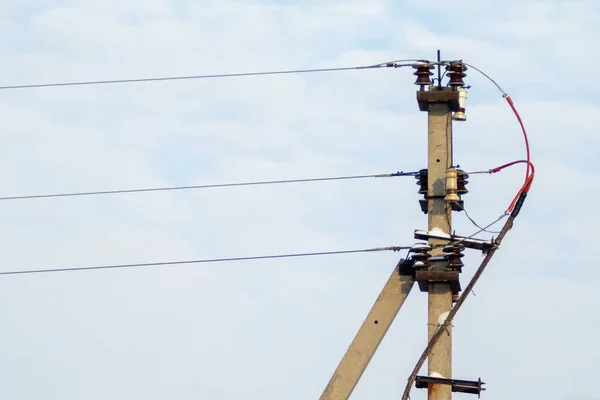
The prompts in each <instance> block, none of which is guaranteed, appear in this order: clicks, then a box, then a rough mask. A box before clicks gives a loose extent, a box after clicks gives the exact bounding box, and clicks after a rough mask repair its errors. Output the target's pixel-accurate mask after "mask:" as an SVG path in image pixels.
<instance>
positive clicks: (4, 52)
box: [0, 0, 600, 400]
mask: <svg viewBox="0 0 600 400" xmlns="http://www.w3.org/2000/svg"><path fill="white" fill-rule="evenodd" d="M599 23H600V5H599V4H598V3H597V2H595V1H591V0H589V1H553V2H548V1H545V2H534V1H513V0H507V1H503V2H502V4H500V3H499V2H496V1H491V0H485V1H464V2H461V3H458V4H455V3H449V2H442V1H432V2H422V1H416V0H411V1H404V2H392V1H384V0H375V1H371V2H358V1H344V2H342V1H338V2H315V1H306V2H262V1H253V2H239V1H238V2H230V1H210V0H207V1H201V2H192V1H178V2H168V1H161V0H152V1H141V0H136V1H128V2H117V1H99V0H85V1H62V0H54V1H35V0H32V1H28V2H1V3H0V35H2V37H3V39H4V40H2V41H0V58H1V59H2V60H3V62H2V63H0V86H3V85H13V84H27V83H45V82H62V81H72V80H87V79H91V80H95V79H118V78H135V77H152V76H167V75H191V74H204V73H224V72H242V71H261V70H276V69H287V68H311V67H335V66H355V65H368V64H374V63H379V62H384V61H387V60H390V59H404V58H434V57H435V50H436V49H438V48H441V49H442V52H443V55H445V56H446V57H452V58H462V59H464V60H465V61H466V62H469V63H472V64H474V65H476V66H478V67H480V68H482V69H483V70H485V71H486V72H488V73H489V74H490V75H492V76H493V77H494V78H495V79H497V80H498V82H499V83H500V84H501V85H502V87H503V88H504V89H505V90H506V91H507V92H508V93H509V94H510V95H511V96H512V97H513V99H514V101H515V103H516V104H517V106H518V107H519V110H520V112H521V114H522V116H523V118H524V120H525V122H526V124H527V127H528V130H529V132H530V140H531V146H532V156H533V160H534V162H535V163H536V167H537V170H538V174H537V178H536V181H535V184H534V186H533V188H532V191H531V193H530V196H529V198H528V201H527V203H526V204H525V207H524V210H523V212H522V214H521V216H520V217H519V219H518V220H517V223H516V225H515V228H514V231H512V232H511V233H510V236H508V238H507V239H506V241H505V242H504V244H503V246H502V249H501V250H500V251H499V253H498V254H497V256H496V257H495V258H494V260H493V262H492V264H491V265H490V268H489V270H488V272H486V275H485V276H484V277H483V279H482V280H481V282H480V284H479V285H478V287H476V289H475V293H476V295H477V296H476V297H472V298H471V299H470V300H469V301H468V302H467V303H466V305H465V307H464V308H463V310H461V312H460V313H459V315H458V316H457V318H456V320H455V322H454V325H455V330H454V335H455V336H454V337H455V342H454V349H455V350H454V351H455V358H454V375H455V377H457V378H465V379H470V378H475V379H476V378H477V377H479V376H481V377H482V379H483V380H484V381H486V382H488V386H487V387H488V391H486V392H485V393H484V396H483V398H485V399H488V400H500V399H506V398H515V397H518V398H543V399H549V400H597V398H598V395H597V394H596V393H595V392H594V391H593V385H581V384H580V383H581V382H586V381H591V380H592V379H594V378H595V375H596V371H597V370H598V364H597V358H598V351H599V350H598V348H597V346H595V345H594V343H595V338H596V336H597V332H598V329H599V326H600V317H599V316H598V314H597V313H596V308H597V306H598V303H599V302H598V300H597V297H596V293H598V292H599V291H600V284H598V281H599V280H598V278H600V273H599V272H598V268H596V267H595V266H594V265H593V262H592V261H590V257H591V253H592V250H593V248H590V246H589V245H586V246H583V244H587V243H588V242H593V239H588V238H586V237H585V236H584V233H585V232H589V231H593V230H595V228H596V226H597V224H598V222H599V220H598V217H597V215H596V214H595V213H593V210H590V208H591V207H592V206H593V204H595V203H596V200H595V199H596V197H597V196H598V194H600V185H599V182H600V176H599V175H600V173H599V172H598V168H596V167H595V158H596V156H597V155H598V149H599V148H600V136H598V135H597V133H596V132H597V127H596V124H595V120H594V116H595V115H598V112H600V110H599V108H600V104H599V101H598V99H597V98H596V96H595V95H593V94H595V93H596V92H597V89H598V84H597V83H596V79H595V76H594V68H595V63H596V62H597V61H599V57H598V51H597V43H598V41H599V40H600V33H599V31H598V28H597V27H598V26H600V24H599ZM466 80H467V82H468V83H469V84H471V85H472V86H473V88H472V89H471V91H470V93H469V99H468V105H467V106H468V109H467V115H468V121H467V122H465V123H461V124H457V125H456V126H455V158H456V161H457V162H458V163H460V164H461V165H462V166H463V167H464V168H465V169H467V170H479V169H487V168H491V167H494V166H497V165H499V164H502V163H504V162H508V161H511V160H514V159H519V158H522V157H523V156H524V149H523V141H522V136H521V133H520V131H519V127H518V125H517V123H516V121H515V120H514V117H513V116H512V114H511V112H510V109H509V108H508V106H507V105H506V103H505V102H504V101H503V99H502V98H501V96H500V93H499V92H498V91H497V90H496V88H495V87H494V86H493V85H491V84H490V83H489V82H487V81H486V80H485V79H483V78H482V77H480V76H478V75H477V74H476V72H475V71H468V76H467V78H466ZM413 81H414V77H413V76H412V70H408V69H385V70H370V71H352V72H339V73H327V74H321V75H289V76H271V77H256V78H241V79H223V80H207V81H181V82H157V83H152V84H130V85H114V86H113V85H108V86H89V87H71V88H47V89H32V90H7V91H0V120H1V121H2V134H1V135H0V146H1V148H2V149H3V150H4V151H3V157H2V158H1V159H0V179H1V180H0V181H1V182H2V190H1V194H2V196H10V195H20V194H33V193H44V192H50V193H51V192H63V191H77V190H102V189H120V188H130V187H152V186H168V185H185V184H203V183H216V182H230V181H248V180H266V179H280V178H302V177H310V176H329V175H346V174H363V173H386V172H394V171H397V170H417V169H420V168H422V167H423V166H424V164H425V156H426V116H425V114H423V113H420V112H419V111H418V107H417V104H416V101H415V93H414V91H415V89H416V87H415V86H414V85H413V84H412V83H413ZM522 177H523V170H522V169H520V168H515V169H514V170H508V171H506V172H503V173H501V174H498V175H497V176H496V175H495V176H473V177H472V178H471V179H470V184H469V189H470V193H469V194H468V195H467V196H466V197H465V202H466V206H467V207H468V208H469V210H470V214H471V215H472V216H473V217H475V218H476V219H477V220H478V221H481V222H482V223H485V222H486V221H492V220H494V219H495V218H496V217H497V216H498V215H500V214H501V213H502V211H503V210H504V209H505V208H506V206H507V204H508V203H509V202H510V200H511V199H512V196H513V195H514V192H515V191H516V190H517V189H518V187H519V185H520V184H521V180H522ZM417 200H418V194H417V185H416V184H415V181H414V179H413V178H406V179H404V178H398V179H394V180H372V181H357V182H336V183H318V184H306V185H294V186H278V187H262V188H244V189H231V190H229V189H224V190H214V191H196V192H193V191H189V192H176V193H155V194H139V195H126V196H120V197H117V196H115V197H95V198H73V199H48V200H39V201H37V200H36V201H33V200H32V201H19V202H4V203H2V208H0V218H2V221H3V229H0V240H1V242H2V246H1V248H2V259H1V260H2V262H3V263H2V265H3V266H2V267H1V269H2V270H15V269H34V268H64V267H77V266H84V265H93V264H111V263H135V262H145V261H163V260H175V259H193V258H209V257H222V256H225V257H226V256H243V255H256V254H272V253H286V252H296V251H299V252H303V251H319V250H335V249H346V248H369V247H379V246H388V245H406V244H411V243H413V242H414V239H413V238H412V232H413V231H414V230H415V229H424V228H426V218H425V216H424V215H423V214H422V213H421V212H420V210H419V205H418V201H417ZM454 222H455V228H456V230H457V232H458V233H459V234H470V233H472V232H473V228H472V226H471V225H470V224H469V223H468V221H466V219H465V218H464V216H463V215H455V217H454ZM398 257H399V255H398V254H385V253H378V254H366V255H354V256H340V257H326V258H318V259H316V258H315V259H294V260H284V261H261V262H259V261H254V262H248V263H239V264H227V265H223V264H221V265H201V266H181V267H172V268H170V267H167V268H161V269H149V270H116V271H103V272H90V273H69V274H51V275H38V276H5V277H3V278H2V279H0V318H1V319H2V330H1V331H2V333H1V334H0V338H2V340H0V397H2V398H3V399H11V400H22V399H38V398H44V399H61V400H69V399H80V398H85V399H90V400H93V399H106V398H116V399H121V398H144V399H148V400H158V399H167V398H168V399H188V398H189V399H192V398H194V399H198V398H201V399H224V400H229V399H240V398H244V399H261V400H263V399H278V400H279V399H282V398H285V399H298V400H301V399H302V400H304V399H315V398H318V396H319V395H320V393H321V391H322V390H323V388H324V387H325V385H326V383H327V381H328V380H329V377H330V375H331V373H332V372H333V370H334V368H335V366H336V365H337V363H338V361H339V359H340V358H341V356H342V355H343V353H344V351H345V349H346V347H347V346H348V344H349V343H350V341H351V339H352V337H353V336H354V334H355V332H356V330H357V329H358V327H359V326H360V324H361V322H362V320H363V318H364V317H365V315H366V313H367V311H368V310H369V308H370V307H371V305H372V303H373V301H374V300H375V298H376V296H377V295H378V293H379V290H380V289H381V287H382V285H383V284H384V282H385V280H386V279H387V277H388V276H389V273H390V271H391V269H392V268H393V267H394V265H395V264H396V262H397V260H398ZM480 259H481V258H480V256H479V255H477V254H468V255H467V257H466V263H467V267H465V273H464V276H463V278H462V279H463V282H466V281H467V279H469V277H470V275H471V274H472V272H473V270H474V268H475V267H476V265H478V262H479V261H480ZM425 324H426V296H425V294H423V293H419V292H418V291H415V292H414V293H413V294H412V297H411V298H410V299H409V300H408V301H407V303H406V305H405V308H403V310H402V311H401V314H400V315H399V317H398V318H397V320H396V322H395V323H394V325H393V327H392V329H391V330H390V332H389V333H388V336H387V337H386V339H385V341H384V343H383V344H382V346H381V347H380V350H379V352H378V353H377V355H376V356H375V358H374V359H373V361H372V363H371V365H370V366H369V368H368V370H367V372H366V373H365V375H364V377H363V380H362V381H361V382H360V384H359V386H358V387H357V389H356V391H355V395H354V396H353V397H352V398H353V399H372V398H378V399H397V398H399V397H400V395H401V392H402V389H403V385H404V383H405V380H406V377H407V375H408V374H409V373H410V371H411V368H412V366H413V365H414V363H415V361H416V359H417V358H418V356H419V354H420V352H421V351H422V348H423V346H424V345H425V339H426V328H427V327H426V325H425ZM282 393H283V394H282ZM424 395H425V393H424V392H423V391H418V390H414V391H413V396H412V397H413V399H416V400H419V399H423V398H425V397H424ZM586 396H587V397H586ZM590 396H591V397H590ZM455 398H457V399H460V398H467V397H466V396H460V395H456V396H455Z"/></svg>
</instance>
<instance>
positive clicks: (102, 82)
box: [0, 60, 416, 90]
mask: <svg viewBox="0 0 600 400" xmlns="http://www.w3.org/2000/svg"><path fill="white" fill-rule="evenodd" d="M410 61H416V60H396V61H388V62H385V63H381V64H373V65H363V66H353V67H337V68H311V69H290V70H280V71H261V72H240V73H227V74H208V75H187V76H163V77H153V78H133V79H110V80H90V81H78V82H58V83H38V84H24V85H7V86H0V90H8V89H32V88H45V87H64V86H88V85H108V84H122V83H139V82H159V81H180V80H191V79H194V80H197V79H215V78H235V77H247V76H264V75H285V74H305V73H314V72H335V71H351V70H364V69H375V68H398V67H404V66H409V65H412V64H399V63H401V62H410Z"/></svg>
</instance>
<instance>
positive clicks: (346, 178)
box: [0, 171, 417, 201]
mask: <svg viewBox="0 0 600 400" xmlns="http://www.w3.org/2000/svg"><path fill="white" fill-rule="evenodd" d="M416 174H417V172H402V171H399V172H394V173H392V174H376V175H349V176H336V177H326V178H305V179H287V180H279V181H257V182H240V183H219V184H213V185H194V186H173V187H159V188H146V189H123V190H104V191H95V192H73V193H54V194H32V195H26V196H7V197H0V201H2V200H25V199H42V198H49V197H73V196H95V195H105V194H123V193H141V192H159V191H170V190H189V189H211V188H222V187H235V186H254V185H276V184H282V183H301V182H322V181H339V180H349V179H365V178H391V177H397V176H415V175H416Z"/></svg>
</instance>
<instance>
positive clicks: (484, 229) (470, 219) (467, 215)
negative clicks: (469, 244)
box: [457, 203, 500, 234]
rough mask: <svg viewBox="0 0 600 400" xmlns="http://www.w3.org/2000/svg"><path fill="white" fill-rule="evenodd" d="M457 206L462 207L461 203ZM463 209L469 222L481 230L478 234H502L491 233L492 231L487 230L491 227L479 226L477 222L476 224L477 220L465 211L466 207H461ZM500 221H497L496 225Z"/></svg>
mask: <svg viewBox="0 0 600 400" xmlns="http://www.w3.org/2000/svg"><path fill="white" fill-rule="evenodd" d="M457 204H458V205H459V206H460V203H457ZM461 208H462V211H464V212H465V217H467V218H468V220H469V221H471V223H472V224H473V225H475V226H476V227H477V228H479V232H477V233H480V232H487V233H491V234H498V233H500V231H490V230H488V229H487V228H488V227H489V225H488V226H487V227H485V228H482V227H481V225H479V224H478V223H477V222H475V220H474V219H473V218H471V216H470V215H469V213H468V212H467V210H466V209H465V207H464V206H461ZM498 221H499V220H496V221H495V222H494V223H496V222H498ZM477 233H476V234H477Z"/></svg>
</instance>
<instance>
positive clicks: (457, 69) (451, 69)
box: [446, 61, 467, 90]
mask: <svg viewBox="0 0 600 400" xmlns="http://www.w3.org/2000/svg"><path fill="white" fill-rule="evenodd" d="M466 70H467V67H466V65H465V64H463V63H462V62H460V61H452V62H451V63H450V64H449V65H446V71H447V72H446V74H447V75H448V77H449V78H450V82H448V86H450V87H451V88H452V90H458V88H460V87H463V86H465V81H464V80H463V78H464V77H465V76H467V74H465V71H466Z"/></svg>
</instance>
